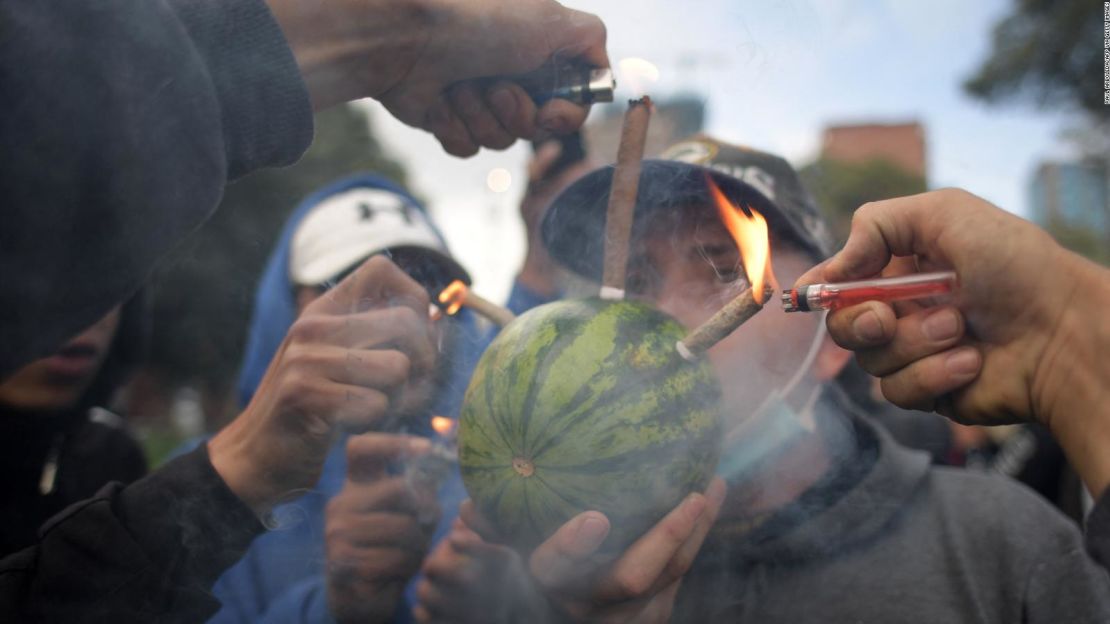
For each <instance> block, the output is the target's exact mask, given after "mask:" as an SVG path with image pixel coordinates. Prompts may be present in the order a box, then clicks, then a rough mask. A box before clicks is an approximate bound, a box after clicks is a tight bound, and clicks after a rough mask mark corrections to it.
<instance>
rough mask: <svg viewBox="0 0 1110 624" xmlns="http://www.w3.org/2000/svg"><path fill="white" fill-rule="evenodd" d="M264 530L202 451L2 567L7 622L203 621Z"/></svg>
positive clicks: (94, 507)
mask: <svg viewBox="0 0 1110 624" xmlns="http://www.w3.org/2000/svg"><path fill="white" fill-rule="evenodd" d="M261 530H262V526H261V524H260V523H258V521H257V520H255V518H254V517H253V515H251V514H250V512H249V511H248V510H247V509H246V508H244V507H243V505H242V504H241V503H239V502H238V501H237V500H236V498H235V496H234V495H232V493H231V492H229V491H228V490H227V488H226V486H225V485H224V484H223V482H222V481H221V480H220V479H219V477H218V476H217V475H216V474H215V472H214V471H213V470H212V467H211V466H210V465H209V464H208V461H207V458H206V456H205V454H204V451H203V449H201V450H198V451H194V452H193V453H190V454H188V455H186V456H183V457H181V458H178V459H176V460H174V461H173V462H171V463H170V464H167V465H166V466H165V467H164V468H162V469H160V470H158V471H156V472H154V473H152V474H151V475H149V476H148V477H146V478H144V479H141V480H139V481H137V482H135V483H134V484H132V485H130V486H128V487H126V488H122V489H121V488H120V487H119V485H118V484H114V485H112V486H109V487H107V488H105V489H104V490H102V491H101V492H100V493H99V494H98V495H97V496H96V497H94V498H92V499H89V500H88V501H85V502H83V503H80V504H77V505H74V506H72V507H70V508H69V509H67V510H66V511H64V512H62V513H61V514H59V515H58V516H55V517H54V518H52V519H51V520H50V521H49V522H47V524H46V525H45V526H44V527H43V529H42V539H41V541H40V543H39V544H38V545H37V546H36V547H34V548H31V549H28V550H26V551H23V552H21V553H18V554H16V555H13V556H11V557H9V558H7V559H5V560H4V561H3V562H2V563H0V619H3V620H5V621H7V620H11V621H28V620H30V621H38V620H40V619H41V620H45V621H66V622H86V621H88V622H102V621H111V622H148V621H152V620H158V621H164V622H192V621H203V620H204V619H205V618H207V617H209V616H211V615H212V614H213V613H214V612H215V610H216V608H217V607H218V602H216V600H215V599H214V598H213V597H212V595H211V594H210V593H209V592H208V588H210V587H211V585H212V583H213V582H214V581H215V579H216V578H217V577H218V576H219V574H220V573H222V572H223V570H224V569H225V568H227V567H228V566H229V565H231V564H232V563H233V562H234V561H235V560H237V559H238V558H239V557H240V556H242V554H243V553H244V552H245V551H246V548H247V547H248V546H249V544H250V542H251V540H252V539H253V538H254V537H255V536H256V535H257V534H258V533H259V532H260V531H261Z"/></svg>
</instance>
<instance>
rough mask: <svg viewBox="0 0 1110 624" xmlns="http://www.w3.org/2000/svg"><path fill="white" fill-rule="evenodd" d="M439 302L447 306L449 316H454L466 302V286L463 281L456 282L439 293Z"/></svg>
mask: <svg viewBox="0 0 1110 624" xmlns="http://www.w3.org/2000/svg"><path fill="white" fill-rule="evenodd" d="M437 299H439V302H440V303H442V304H443V305H445V306H447V314H448V316H453V315H454V314H455V313H456V312H458V311H459V308H461V307H462V304H463V301H465V300H466V284H464V283H463V281H462V280H455V281H453V282H451V283H450V284H448V285H447V288H444V289H443V292H441V293H439V297H437Z"/></svg>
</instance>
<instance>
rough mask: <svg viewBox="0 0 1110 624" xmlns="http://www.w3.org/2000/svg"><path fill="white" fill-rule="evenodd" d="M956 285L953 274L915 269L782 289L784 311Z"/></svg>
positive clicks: (922, 294) (933, 292)
mask: <svg viewBox="0 0 1110 624" xmlns="http://www.w3.org/2000/svg"><path fill="white" fill-rule="evenodd" d="M955 289H956V274H955V273H954V272H952V271H944V272H940V273H917V274H914V275H904V276H901V277H885V278H879V279H871V280H861V281H858V282H843V283H840V284H810V285H808V286H799V287H798V288H794V289H792V290H787V291H783V293H782V305H783V308H784V309H785V310H786V311H787V312H814V311H818V310H837V309H839V308H844V307H848V306H853V305H856V304H858V303H863V302H864V301H885V302H893V301H906V300H910V299H925V298H928V297H939V296H944V295H948V294H951V293H952V291H954V290H955Z"/></svg>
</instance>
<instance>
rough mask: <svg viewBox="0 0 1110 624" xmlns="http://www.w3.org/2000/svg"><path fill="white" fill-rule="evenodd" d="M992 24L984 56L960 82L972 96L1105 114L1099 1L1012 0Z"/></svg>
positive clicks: (1100, 7)
mask: <svg viewBox="0 0 1110 624" xmlns="http://www.w3.org/2000/svg"><path fill="white" fill-rule="evenodd" d="M1014 4H1015V6H1014V10H1013V12H1012V13H1010V14H1009V15H1008V16H1006V17H1005V18H1003V19H1002V20H1001V21H1000V22H999V23H998V24H997V25H996V26H995V28H994V33H993V48H992V50H991V52H990V56H989V57H988V58H987V59H986V60H985V61H984V62H983V64H982V65H981V66H980V67H979V69H978V70H977V71H976V73H975V74H974V75H973V76H971V77H970V78H968V79H967V81H966V82H965V83H964V89H966V90H967V92H968V93H970V94H971V95H972V96H974V97H977V98H980V99H982V100H984V101H987V102H991V103H996V102H1003V101H1008V100H1027V101H1031V102H1033V103H1034V104H1036V105H1038V106H1041V107H1045V108H1048V107H1058V106H1061V105H1066V106H1078V107H1081V108H1083V109H1085V110H1087V111H1088V112H1090V113H1092V114H1094V115H1096V116H1100V117H1105V116H1106V114H1107V110H1108V109H1107V108H1106V107H1105V106H1104V105H1103V103H1102V46H1101V45H1099V44H1100V42H1101V41H1102V3H1100V2H1092V1H1091V0H1015V3H1014Z"/></svg>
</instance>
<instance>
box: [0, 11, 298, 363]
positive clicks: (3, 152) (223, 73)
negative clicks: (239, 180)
mask: <svg viewBox="0 0 1110 624" xmlns="http://www.w3.org/2000/svg"><path fill="white" fill-rule="evenodd" d="M311 135H312V116H311V106H310V103H309V100H308V95H307V91H306V90H305V87H304V85H303V83H302V81H301V78H300V74H299V72H298V70H297V65H296V61H295V59H294V58H293V55H292V52H291V51H290V50H289V48H288V46H287V45H286V42H285V39H284V37H283V35H282V32H281V28H280V26H279V25H278V24H277V22H276V21H275V20H274V18H273V16H272V15H271V14H270V13H269V10H268V9H267V7H266V5H265V3H264V2H263V1H262V0H224V1H220V2H212V1H210V0H144V1H142V2H135V1H134V0H98V1H97V2H87V1H85V0H52V1H50V2H26V1H24V0H0V136H2V137H4V140H3V141H0V196H2V197H4V208H3V226H2V227H0V283H2V284H4V288H3V289H0V309H3V310H4V314H5V318H4V323H2V324H0V376H2V375H3V374H4V373H6V372H10V371H12V370H14V369H16V368H18V367H19V365H21V364H23V363H25V362H28V361H30V360H32V359H35V358H36V357H41V356H43V355H45V354H47V353H49V352H50V351H52V350H53V349H54V348H56V347H57V345H59V344H60V343H61V342H63V341H64V340H66V339H68V338H69V337H71V336H73V335H74V334H76V333H77V332H78V331H80V330H81V329H83V328H84V327H87V326H88V325H90V324H92V323H93V322H94V321H96V320H97V319H99V318H100V317H102V316H103V315H104V314H105V313H106V312H107V311H108V310H109V309H110V308H111V307H112V306H114V305H116V304H118V303H119V302H121V301H124V300H125V299H126V298H127V297H128V296H129V295H130V294H131V293H133V292H134V291H135V290H136V289H137V288H138V286H139V285H140V284H141V283H142V282H143V281H144V280H145V278H146V277H147V276H148V274H149V272H150V271H151V270H152V269H153V267H154V265H155V263H156V262H157V260H158V259H160V258H161V257H162V256H163V255H164V254H165V253H166V252H167V251H169V250H170V249H171V248H172V247H173V245H174V244H175V243H177V242H178V241H180V240H181V239H182V238H183V237H184V236H185V235H186V234H188V233H189V232H191V231H193V230H194V229H196V228H197V226H198V225H199V224H200V223H201V222H202V221H203V220H204V219H206V218H207V217H208V215H209V214H210V213H211V212H212V210H213V209H214V208H215V207H216V205H217V203H218V202H219V200H220V197H221V195H222V192H223V186H224V184H225V182H226V181H227V180H228V179H229V177H234V176H237V175H241V174H243V173H246V172H248V171H250V170H252V169H256V168H259V167H262V166H269V165H281V164H288V163H291V162H293V161H294V160H296V159H297V158H298V157H299V155H300V154H301V153H302V152H303V150H304V149H305V148H306V147H307V145H308V143H309V142H310V141H311Z"/></svg>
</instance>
